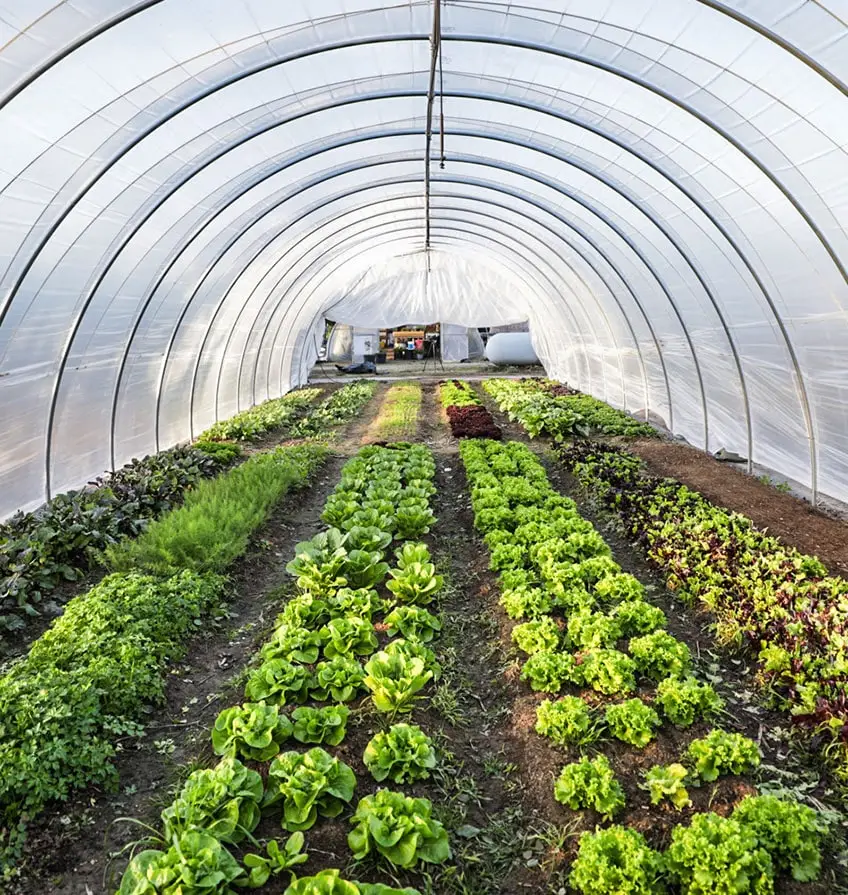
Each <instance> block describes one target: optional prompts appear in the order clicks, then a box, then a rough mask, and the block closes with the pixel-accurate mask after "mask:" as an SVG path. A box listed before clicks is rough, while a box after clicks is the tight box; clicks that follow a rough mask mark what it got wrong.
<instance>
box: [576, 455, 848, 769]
mask: <svg viewBox="0 0 848 895" xmlns="http://www.w3.org/2000/svg"><path fill="white" fill-rule="evenodd" d="M563 459H564V460H565V462H567V463H568V464H569V465H570V466H571V467H572V468H573V470H574V473H575V475H576V476H577V478H578V480H579V481H580V482H581V484H582V485H584V486H585V487H586V488H587V489H589V490H590V491H592V492H593V493H594V494H595V495H596V496H597V497H598V498H600V500H601V501H602V502H603V504H604V505H605V506H606V507H608V508H610V509H613V510H614V511H615V512H617V513H619V514H621V517H622V518H623V521H624V523H625V525H626V527H627V529H628V530H629V531H630V532H632V534H633V535H634V536H636V537H637V538H638V539H639V541H640V542H641V543H642V544H644V545H645V547H646V551H647V554H648V556H649V558H650V559H651V560H652V561H653V562H654V563H655V564H656V565H657V566H658V567H659V568H660V569H661V570H662V572H663V575H664V577H665V579H666V584H667V586H668V588H669V589H670V590H671V591H673V592H674V593H676V594H677V595H678V596H679V598H680V600H681V601H683V602H684V603H686V604H692V603H693V602H696V601H697V602H698V603H699V604H700V605H701V606H702V607H704V608H705V609H707V610H708V611H710V612H711V613H712V615H713V617H714V619H715V630H716V634H717V637H718V640H719V642H720V643H725V644H732V645H734V646H737V647H741V646H745V645H750V644H756V651H757V653H758V655H757V661H758V665H759V673H758V675H757V677H756V683H757V684H758V686H759V687H760V688H761V689H762V690H763V691H764V693H765V695H766V696H767V697H768V699H769V700H770V701H771V702H772V703H774V704H776V705H777V706H779V707H780V708H783V709H785V710H787V711H789V712H791V714H792V716H793V720H794V722H796V725H797V729H807V730H809V731H810V732H811V734H817V735H818V734H820V735H823V736H826V737H827V738H828V739H829V740H831V744H830V745H829V746H828V747H827V752H828V753H829V757H830V758H832V759H834V760H835V761H837V762H838V764H839V772H840V774H842V773H844V772H845V771H846V769H848V701H846V700H845V698H844V689H845V687H844V680H843V679H844V677H845V674H844V671H843V670H841V669H844V667H845V644H844V637H843V633H842V632H843V631H844V628H845V621H846V605H848V604H846V596H848V582H846V581H845V580H844V579H841V578H836V577H833V576H829V575H828V574H827V570H826V569H825V567H824V566H823V565H822V563H821V562H819V561H818V559H816V558H815V557H813V556H808V555H804V554H802V553H799V552H798V551H797V550H794V549H792V548H791V547H788V546H787V545H785V544H782V543H781V542H780V541H779V540H778V539H777V538H775V537H773V536H772V535H770V534H768V533H767V532H765V531H761V530H758V529H757V527H756V526H755V525H754V523H753V522H752V521H751V520H750V519H749V518H746V517H745V516H743V515H741V514H738V513H732V512H729V511H727V510H725V509H723V508H722V507H718V506H716V505H715V504H713V503H711V502H710V501H709V500H707V499H706V498H704V497H703V496H702V495H700V494H698V493H697V492H695V491H693V490H691V489H690V488H687V487H686V486H684V485H682V484H681V483H680V482H678V481H674V480H672V479H663V478H658V477H656V476H652V475H649V474H648V473H647V472H646V469H645V465H644V463H643V462H642V461H641V460H640V458H638V457H637V456H634V455H633V454H631V453H628V452H627V451H625V450H622V449H620V448H616V447H612V446H610V445H601V444H592V443H590V444H585V443H583V444H576V445H574V446H572V447H571V448H569V449H568V450H567V451H565V452H563ZM837 669H840V670H837Z"/></svg>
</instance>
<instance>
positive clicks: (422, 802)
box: [347, 789, 451, 868]
mask: <svg viewBox="0 0 848 895" xmlns="http://www.w3.org/2000/svg"><path fill="white" fill-rule="evenodd" d="M431 812H432V805H431V803H430V802H429V801H428V800H427V799H412V798H409V797H408V796H405V795H403V794H402V793H398V792H391V791H390V790H387V789H379V790H377V792H376V793H375V794H374V795H372V796H365V798H363V799H361V800H360V802H359V805H357V808H356V812H355V813H354V815H353V817H352V818H351V824H352V825H353V829H352V830H351V831H350V835H349V836H348V838H347V841H348V845H349V846H350V849H351V851H352V852H353V856H354V858H356V860H357V861H361V860H362V859H363V858H365V857H366V856H367V855H368V854H370V853H371V852H373V851H377V852H379V853H380V854H382V855H383V856H384V857H385V858H386V859H387V860H388V861H390V862H391V863H392V864H394V865H395V866H396V867H405V868H409V867H415V865H416V864H418V863H419V862H424V863H427V864H443V863H444V862H445V861H447V860H448V859H449V858H450V857H451V849H450V845H449V844H448V834H447V832H446V831H445V828H444V827H443V826H442V825H441V824H440V823H439V821H437V820H435V819H433V818H432V817H431Z"/></svg>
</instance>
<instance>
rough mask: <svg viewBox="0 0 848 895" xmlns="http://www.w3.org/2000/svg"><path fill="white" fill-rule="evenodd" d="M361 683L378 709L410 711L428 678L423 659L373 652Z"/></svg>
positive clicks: (430, 676) (431, 673) (392, 712)
mask: <svg viewBox="0 0 848 895" xmlns="http://www.w3.org/2000/svg"><path fill="white" fill-rule="evenodd" d="M365 672H366V675H365V686H366V687H368V689H369V690H370V691H371V699H372V700H373V702H374V705H375V707H376V708H377V710H378V711H380V712H387V713H388V714H389V715H392V716H393V715H395V714H397V713H398V712H411V711H412V709H413V706H414V704H415V701H416V698H417V695H418V693H419V692H420V691H421V690H422V689H423V688H424V687H425V686H426V685H427V683H428V682H429V681H430V680H431V679H432V677H433V672H432V671H430V670H428V669H427V668H426V666H425V663H424V660H423V659H422V658H419V657H417V656H410V655H407V654H405V653H398V652H395V653H388V652H385V651H382V652H379V653H375V655H373V656H372V657H371V658H370V659H369V660H368V662H367V663H366V665H365Z"/></svg>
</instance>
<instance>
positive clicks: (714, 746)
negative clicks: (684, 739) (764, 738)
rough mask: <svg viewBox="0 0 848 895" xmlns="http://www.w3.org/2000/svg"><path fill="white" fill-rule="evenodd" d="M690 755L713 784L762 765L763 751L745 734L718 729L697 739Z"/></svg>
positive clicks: (702, 775)
mask: <svg viewBox="0 0 848 895" xmlns="http://www.w3.org/2000/svg"><path fill="white" fill-rule="evenodd" d="M686 758H687V759H688V760H689V761H690V762H691V763H692V765H693V766H694V768H695V771H696V773H697V775H698V776H699V777H700V778H701V780H705V781H706V782H707V783H711V782H712V781H713V780H718V778H719V777H720V776H722V775H724V774H744V773H745V772H746V771H750V770H753V769H754V768H756V767H759V764H760V750H759V747H758V746H757V744H756V743H755V742H754V741H753V740H749V739H748V737H745V736H742V734H741V733H728V732H727V731H724V730H718V729H716V730H711V731H710V732H709V733H708V734H707V736H705V737H703V738H702V739H700V740H693V741H692V742H691V743H690V744H689V748H688V749H687V750H686Z"/></svg>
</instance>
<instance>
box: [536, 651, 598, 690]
mask: <svg viewBox="0 0 848 895" xmlns="http://www.w3.org/2000/svg"><path fill="white" fill-rule="evenodd" d="M521 680H523V681H527V682H528V683H529V684H530V686H531V687H532V688H533V689H534V690H536V691H541V692H544V693H559V691H560V690H562V688H563V686H564V685H565V684H567V683H570V684H580V683H582V681H583V674H582V666H580V665H578V664H577V662H576V660H575V658H574V656H572V655H571V654H570V653H562V652H557V653H555V652H551V651H550V650H543V651H542V652H538V653H534V654H533V655H532V656H530V658H529V659H528V660H527V661H526V662H525V663H524V667H523V668H522V669H521Z"/></svg>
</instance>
